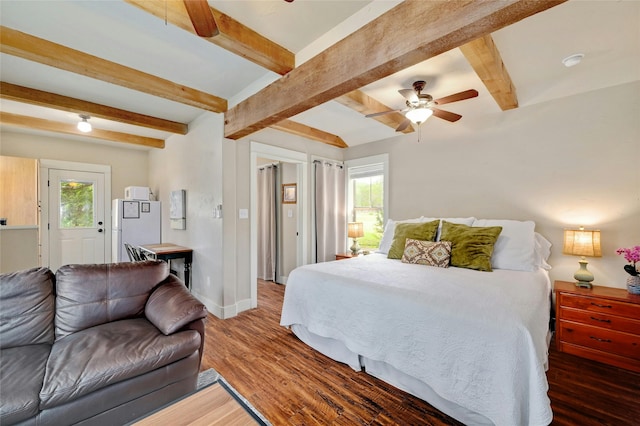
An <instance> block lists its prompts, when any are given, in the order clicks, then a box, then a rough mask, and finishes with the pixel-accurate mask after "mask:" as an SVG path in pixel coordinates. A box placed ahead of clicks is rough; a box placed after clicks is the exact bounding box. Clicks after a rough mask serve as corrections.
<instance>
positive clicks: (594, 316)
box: [558, 306, 640, 335]
mask: <svg viewBox="0 0 640 426" xmlns="http://www.w3.org/2000/svg"><path fill="white" fill-rule="evenodd" d="M560 316H561V318H558V320H569V321H575V322H579V323H582V324H586V325H592V326H594V327H603V328H607V329H610V330H616V331H624V332H625V333H632V334H637V335H640V320H636V319H631V318H625V317H619V316H615V315H608V314H601V313H599V312H590V311H585V310H580V309H572V308H567V307H564V306H563V307H562V309H561V310H560Z"/></svg>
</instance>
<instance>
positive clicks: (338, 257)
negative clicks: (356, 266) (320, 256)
mask: <svg viewBox="0 0 640 426" xmlns="http://www.w3.org/2000/svg"><path fill="white" fill-rule="evenodd" d="M352 257H358V255H357V254H353V253H351V252H348V253H338V254H336V260H342V259H351V258H352Z"/></svg>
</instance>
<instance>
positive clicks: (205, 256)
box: [149, 113, 235, 317]
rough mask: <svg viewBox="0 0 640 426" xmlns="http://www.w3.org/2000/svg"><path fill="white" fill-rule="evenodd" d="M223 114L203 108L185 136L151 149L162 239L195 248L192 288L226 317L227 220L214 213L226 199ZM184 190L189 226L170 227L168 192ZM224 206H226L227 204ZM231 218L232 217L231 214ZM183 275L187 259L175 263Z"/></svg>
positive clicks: (232, 302)
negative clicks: (160, 214) (161, 146)
mask: <svg viewBox="0 0 640 426" xmlns="http://www.w3.org/2000/svg"><path fill="white" fill-rule="evenodd" d="M222 117H223V116H222V114H213V113H205V114H203V115H201V116H200V117H199V118H198V119H196V120H194V121H193V122H192V123H190V125H189V133H188V134H187V135H184V136H183V135H174V136H171V137H170V138H169V139H167V140H166V141H165V148H164V149H162V150H153V151H151V152H150V154H149V182H150V183H151V189H152V190H153V192H154V193H155V194H156V195H157V197H158V200H160V201H162V217H163V220H162V241H163V242H172V243H175V244H178V245H183V246H187V247H190V248H192V249H193V250H194V257H193V264H192V270H191V284H192V292H193V293H194V294H195V295H196V296H198V297H199V298H200V299H201V300H202V302H203V303H205V304H206V305H207V308H208V309H209V311H210V312H212V313H214V314H215V315H217V316H220V317H224V313H223V311H224V307H225V304H226V303H229V304H231V305H233V304H234V303H235V300H230V301H226V300H225V298H224V284H223V278H224V274H223V223H224V222H228V220H227V217H226V215H224V213H226V211H223V215H224V219H216V218H214V214H213V213H214V207H215V206H216V205H218V204H223V183H222V178H223V171H222V169H223V164H225V163H224V161H223V147H222V131H221V129H222V125H223V124H222V120H223V118H222ZM178 189H184V190H186V201H187V202H186V214H187V220H186V229H185V230H176V229H171V228H170V223H169V220H168V218H169V195H170V193H171V191H174V190H178ZM223 209H224V207H223ZM229 219H231V218H229ZM172 265H174V268H173V269H175V270H176V271H177V272H178V275H179V276H180V277H181V278H184V275H183V264H182V262H180V261H176V262H174V263H173V264H172Z"/></svg>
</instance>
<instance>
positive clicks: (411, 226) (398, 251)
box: [387, 219, 440, 259]
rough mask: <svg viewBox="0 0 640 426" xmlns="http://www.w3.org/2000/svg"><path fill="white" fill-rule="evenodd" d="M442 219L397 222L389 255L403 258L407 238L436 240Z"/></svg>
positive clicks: (389, 256) (394, 257)
mask: <svg viewBox="0 0 640 426" xmlns="http://www.w3.org/2000/svg"><path fill="white" fill-rule="evenodd" d="M439 224H440V219H438V220H434V221H433V222H423V223H397V224H396V229H395V231H394V233H393V242H392V243H391V248H390V249H389V254H387V257H388V258H389V259H401V258H402V254H403V253H404V245H405V243H406V242H407V238H411V239H413V240H422V241H435V239H436V232H437V231H438V225H439Z"/></svg>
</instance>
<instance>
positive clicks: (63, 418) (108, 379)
mask: <svg viewBox="0 0 640 426" xmlns="http://www.w3.org/2000/svg"><path fill="white" fill-rule="evenodd" d="M206 315H207V311H206V308H205V306H204V305H203V304H202V303H200V302H199V301H198V300H197V299H195V298H194V297H193V296H192V295H191V294H190V293H189V291H188V290H187V289H186V287H185V286H184V284H183V283H182V282H181V281H180V280H179V279H178V278H177V277H175V276H174V275H169V268H168V265H167V264H166V263H164V262H156V261H145V262H136V263H119V264H103V265H67V266H63V267H61V268H60V269H58V271H57V272H56V274H55V276H54V275H53V273H52V272H51V271H50V270H49V269H47V268H35V269H30V270H26V271H20V272H14V273H9V274H3V275H1V276H0V425H3V426H5V425H10V424H25V425H31V424H34V425H35V424H37V425H45V424H47V425H48V424H51V425H67V424H77V423H79V424H99V425H116V424H123V423H126V422H128V421H131V420H133V419H136V418H138V417H140V416H143V415H145V414H146V413H148V412H150V411H153V410H154V409H156V408H158V407H160V406H162V405H164V404H166V403H168V402H170V401H172V400H175V399H176V398H178V397H180V396H183V395H185V394H187V393H189V392H191V391H193V390H195V388H196V382H197V377H198V371H199V369H200V361H201V359H202V350H203V346H204V321H205V318H206Z"/></svg>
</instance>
